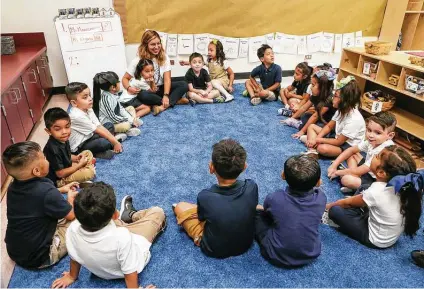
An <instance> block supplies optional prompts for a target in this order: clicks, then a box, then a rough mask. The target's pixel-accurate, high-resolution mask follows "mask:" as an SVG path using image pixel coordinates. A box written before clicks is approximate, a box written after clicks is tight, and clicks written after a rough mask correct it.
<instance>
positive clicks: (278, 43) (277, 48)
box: [272, 32, 284, 53]
mask: <svg viewBox="0 0 424 289" xmlns="http://www.w3.org/2000/svg"><path fill="white" fill-rule="evenodd" d="M283 35H284V33H281V32H276V33H275V38H274V46H273V48H272V50H273V51H274V53H282V50H283Z"/></svg>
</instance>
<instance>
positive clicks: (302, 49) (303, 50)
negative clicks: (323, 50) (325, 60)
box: [297, 36, 308, 55]
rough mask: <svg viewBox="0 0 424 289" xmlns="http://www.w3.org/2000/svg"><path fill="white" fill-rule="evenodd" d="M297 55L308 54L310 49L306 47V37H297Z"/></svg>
mask: <svg viewBox="0 0 424 289" xmlns="http://www.w3.org/2000/svg"><path fill="white" fill-rule="evenodd" d="M297 54H300V55H305V54H308V49H307V47H306V36H297Z"/></svg>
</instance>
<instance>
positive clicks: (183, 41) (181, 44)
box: [178, 34, 194, 55]
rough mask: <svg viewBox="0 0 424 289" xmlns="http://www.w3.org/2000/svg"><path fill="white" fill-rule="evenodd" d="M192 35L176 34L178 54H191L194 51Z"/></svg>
mask: <svg viewBox="0 0 424 289" xmlns="http://www.w3.org/2000/svg"><path fill="white" fill-rule="evenodd" d="M193 46H194V42H193V34H178V54H182V55H188V54H192V53H193V50H194V47H193Z"/></svg>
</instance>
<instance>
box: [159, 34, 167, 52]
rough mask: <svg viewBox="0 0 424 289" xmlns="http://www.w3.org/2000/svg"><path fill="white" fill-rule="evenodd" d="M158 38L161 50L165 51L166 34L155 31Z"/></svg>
mask: <svg viewBox="0 0 424 289" xmlns="http://www.w3.org/2000/svg"><path fill="white" fill-rule="evenodd" d="M156 32H157V33H158V34H159V36H160V41H161V42H162V47H163V49H165V50H166V42H167V40H168V33H165V32H159V31H156Z"/></svg>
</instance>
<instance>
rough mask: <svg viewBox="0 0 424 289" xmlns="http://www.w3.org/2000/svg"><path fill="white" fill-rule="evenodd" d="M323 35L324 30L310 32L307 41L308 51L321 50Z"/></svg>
mask: <svg viewBox="0 0 424 289" xmlns="http://www.w3.org/2000/svg"><path fill="white" fill-rule="evenodd" d="M321 37H322V32H318V33H314V34H310V35H307V36H306V39H307V40H306V43H307V47H308V53H315V52H318V51H320V50H321Z"/></svg>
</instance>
